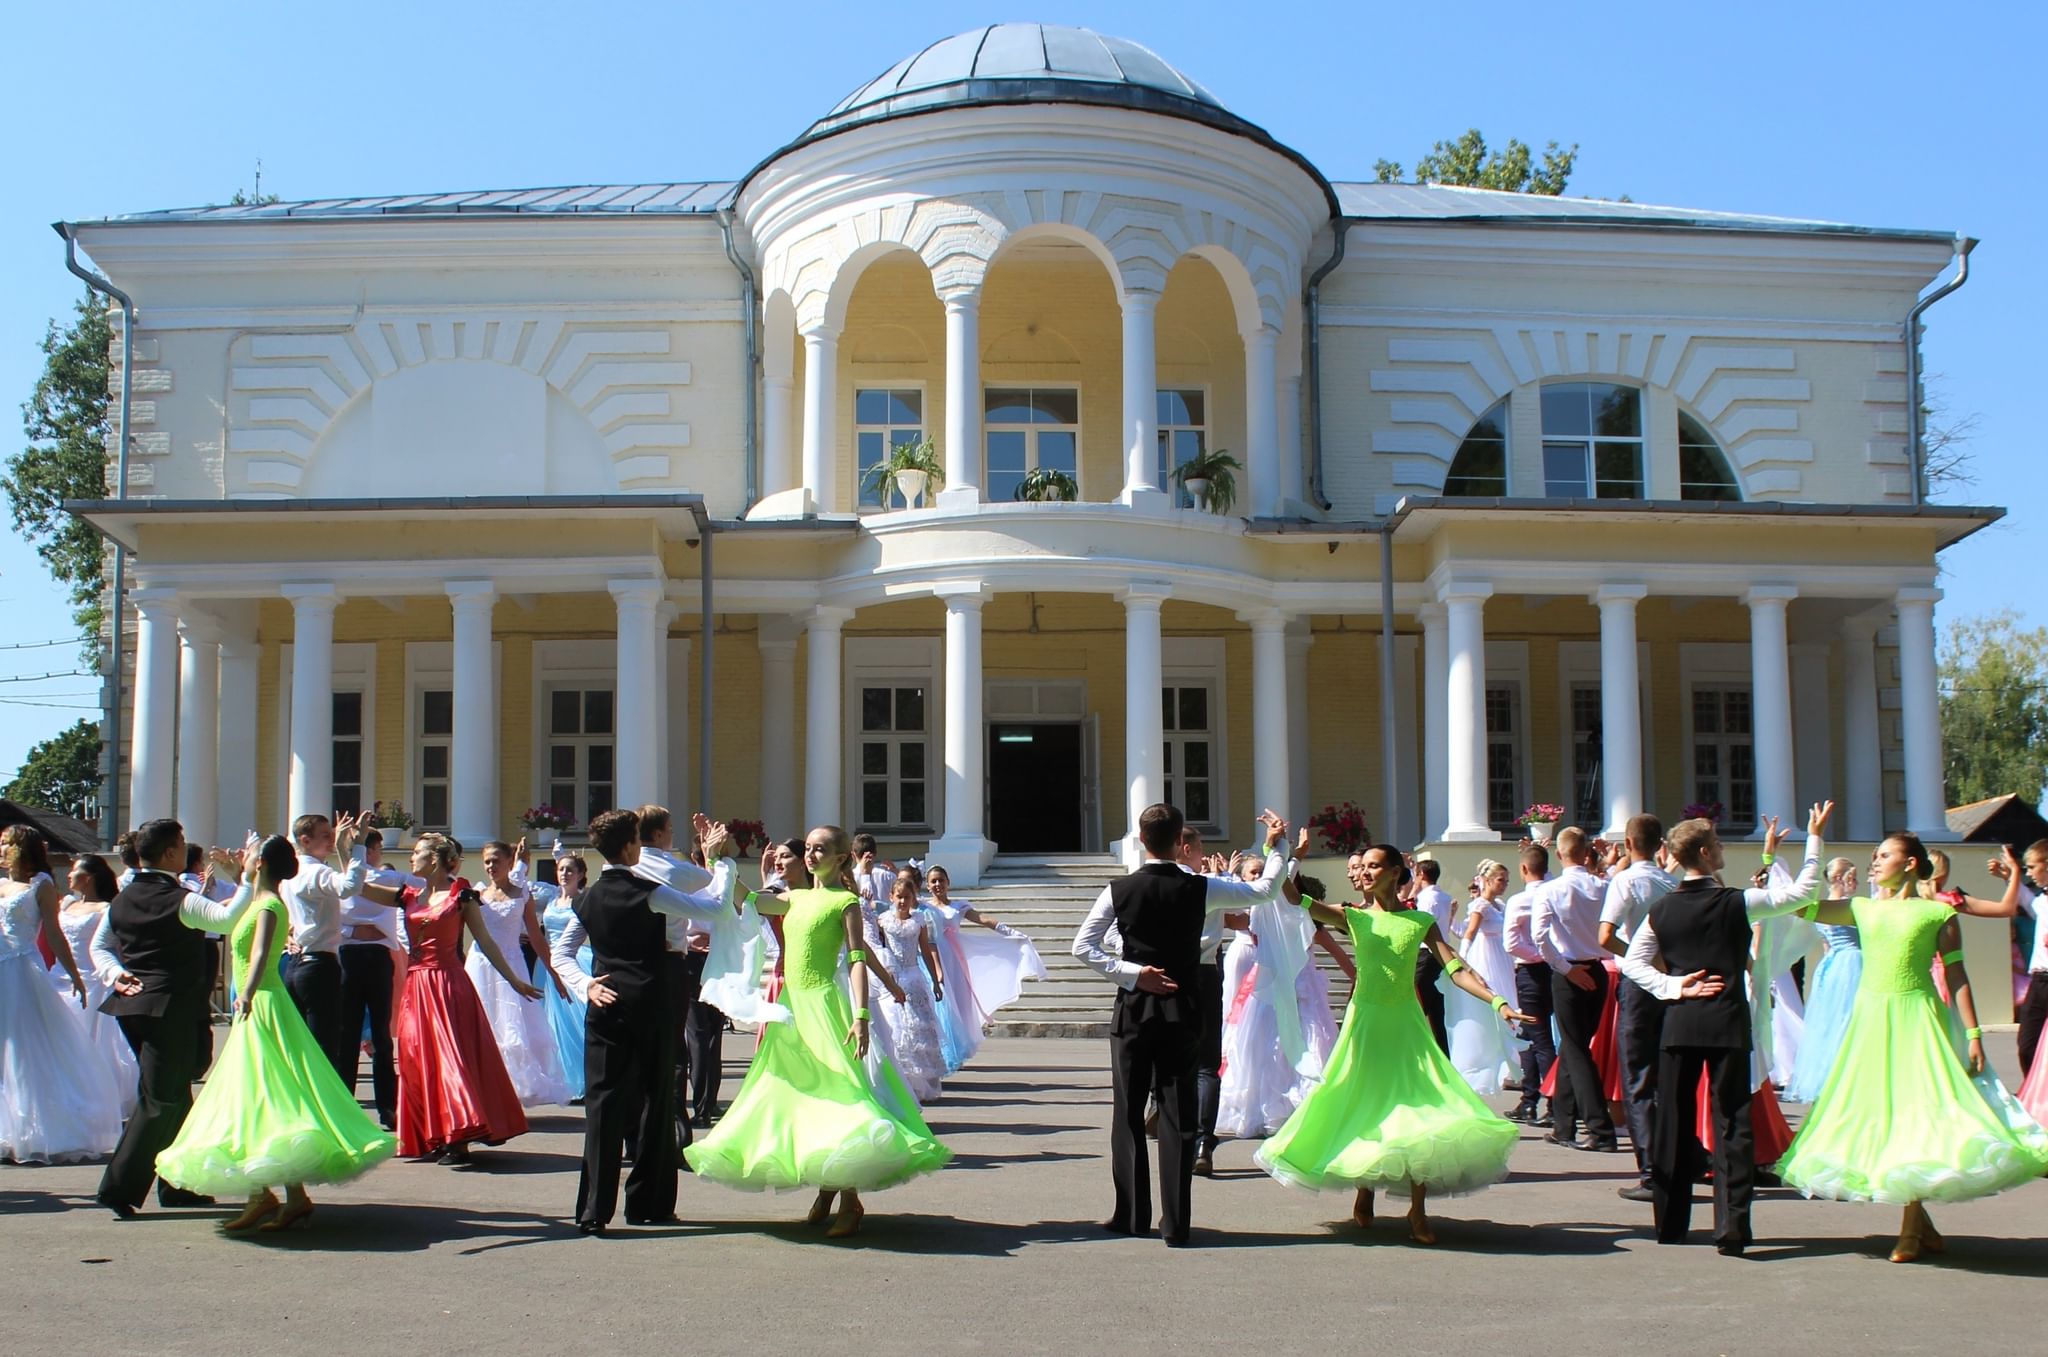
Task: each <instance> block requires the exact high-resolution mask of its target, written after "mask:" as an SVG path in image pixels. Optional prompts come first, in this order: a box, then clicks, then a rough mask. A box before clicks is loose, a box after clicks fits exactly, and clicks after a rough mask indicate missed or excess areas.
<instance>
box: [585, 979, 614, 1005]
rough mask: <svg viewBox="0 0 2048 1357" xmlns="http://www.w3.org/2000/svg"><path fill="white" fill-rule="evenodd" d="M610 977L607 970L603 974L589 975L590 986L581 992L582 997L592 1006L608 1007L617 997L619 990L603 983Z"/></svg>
mask: <svg viewBox="0 0 2048 1357" xmlns="http://www.w3.org/2000/svg"><path fill="white" fill-rule="evenodd" d="M611 978H612V977H611V972H609V971H607V972H605V973H604V974H603V975H593V976H591V977H590V988H589V989H587V990H585V991H584V992H583V997H584V998H585V999H586V1000H588V1001H589V1003H590V1006H591V1007H592V1008H610V1007H611V1006H612V1004H613V1003H614V1002H615V1001H616V1000H617V999H618V997H619V992H618V991H617V990H615V989H613V988H612V987H611V986H610V985H607V984H606V983H605V981H607V980H609V979H611Z"/></svg>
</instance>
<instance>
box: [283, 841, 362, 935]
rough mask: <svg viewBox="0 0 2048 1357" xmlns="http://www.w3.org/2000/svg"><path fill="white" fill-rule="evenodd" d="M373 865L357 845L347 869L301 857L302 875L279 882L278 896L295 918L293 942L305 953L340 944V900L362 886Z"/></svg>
mask: <svg viewBox="0 0 2048 1357" xmlns="http://www.w3.org/2000/svg"><path fill="white" fill-rule="evenodd" d="M369 871H370V865H369V863H367V862H365V861H364V860H363V850H362V848H361V847H357V848H356V849H355V851H354V852H352V853H351V854H350V855H349V862H348V870H347V871H345V872H337V871H335V870H334V869H333V868H332V867H330V866H328V865H327V864H326V863H324V862H316V861H314V860H313V859H312V858H307V857H302V858H300V859H299V874H298V875H297V876H295V877H293V878H292V879H291V880H289V881H284V882H280V883H278V888H277V893H278V896H279V897H280V898H281V899H282V900H283V901H284V911H285V914H286V915H287V916H288V917H289V918H290V919H291V921H292V941H293V942H295V943H297V944H298V946H299V950H300V951H302V952H333V951H338V950H339V949H340V947H341V902H342V901H344V900H346V899H348V898H349V897H350V896H351V895H354V894H356V893H357V892H358V891H360V890H362V888H363V881H364V878H365V877H367V876H368V875H369Z"/></svg>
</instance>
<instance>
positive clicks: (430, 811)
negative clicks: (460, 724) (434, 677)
mask: <svg viewBox="0 0 2048 1357" xmlns="http://www.w3.org/2000/svg"><path fill="white" fill-rule="evenodd" d="M419 717H420V729H419V735H418V738H417V739H416V740H415V741H414V742H413V744H414V748H416V749H417V750H418V751H419V755H418V757H419V765H418V774H419V784H420V804H419V806H418V807H417V814H418V816H419V821H420V828H421V829H439V830H446V829H447V828H448V764H449V758H450V754H449V751H450V750H451V749H452V748H453V746H454V744H455V694H454V693H453V692H452V691H451V690H449V689H447V688H426V689H423V690H421V692H420V701H419Z"/></svg>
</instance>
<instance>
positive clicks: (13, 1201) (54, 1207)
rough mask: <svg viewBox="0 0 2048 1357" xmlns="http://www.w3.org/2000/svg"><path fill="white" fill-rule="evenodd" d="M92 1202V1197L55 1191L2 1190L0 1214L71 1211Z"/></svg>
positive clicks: (44, 1213)
mask: <svg viewBox="0 0 2048 1357" xmlns="http://www.w3.org/2000/svg"><path fill="white" fill-rule="evenodd" d="M91 1204H92V1199H91V1198H90V1197H62V1196H59V1195H58V1194H56V1193H54V1192H15V1191H12V1190H10V1191H6V1192H0V1216H13V1215H29V1214H37V1215H47V1214H49V1213H51V1212H53V1211H70V1210H73V1209H75V1208H78V1207H83V1206H88V1205H91ZM97 1209H102V1210H104V1209H105V1208H97Z"/></svg>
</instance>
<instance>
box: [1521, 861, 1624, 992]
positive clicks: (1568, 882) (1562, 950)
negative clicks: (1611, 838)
mask: <svg viewBox="0 0 2048 1357" xmlns="http://www.w3.org/2000/svg"><path fill="white" fill-rule="evenodd" d="M1606 901H1607V883H1606V882H1605V881H1602V880H1601V879H1600V878H1599V877H1597V876H1594V875H1593V874H1592V873H1591V872H1589V871H1587V870H1586V869H1585V868H1584V867H1577V866H1573V867H1567V868H1565V869H1564V870H1563V871H1562V872H1559V873H1558V874H1557V876H1556V877H1554V878H1553V879H1551V880H1550V881H1548V882H1546V883H1545V884H1544V886H1543V889H1542V890H1540V891H1537V892H1536V893H1535V894H1534V896H1533V897H1532V898H1531V900H1530V901H1529V940H1530V941H1531V942H1532V943H1534V944H1535V947H1536V950H1537V951H1538V952H1539V953H1541V954H1542V956H1543V959H1544V960H1545V961H1547V962H1549V963H1550V969H1551V970H1553V971H1556V972H1557V973H1558V974H1560V975H1563V974H1565V973H1566V972H1568V971H1570V970H1571V969H1572V967H1573V966H1576V965H1577V964H1578V963H1579V962H1581V961H1597V960H1598V959H1599V958H1600V957H1601V956H1603V955H1604V954H1605V953H1606V949H1605V948H1604V947H1602V946H1601V945H1600V909H1601V906H1602V905H1604V904H1605V903H1606Z"/></svg>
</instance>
